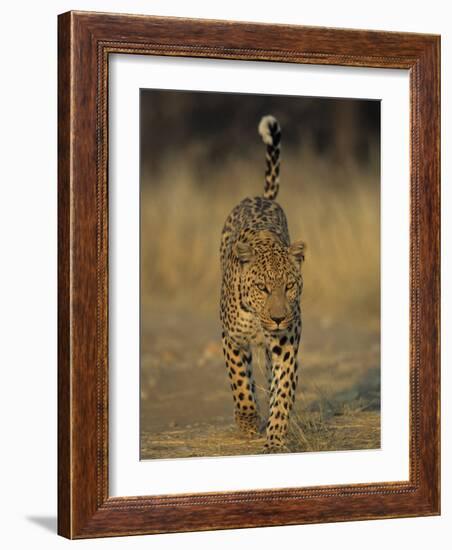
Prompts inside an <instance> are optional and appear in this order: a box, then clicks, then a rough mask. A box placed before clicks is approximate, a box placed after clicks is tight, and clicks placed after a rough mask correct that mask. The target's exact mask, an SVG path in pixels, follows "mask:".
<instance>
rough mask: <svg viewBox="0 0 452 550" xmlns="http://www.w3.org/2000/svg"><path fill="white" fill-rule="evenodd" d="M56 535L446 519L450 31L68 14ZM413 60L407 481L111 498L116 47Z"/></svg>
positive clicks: (323, 60) (347, 62)
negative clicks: (443, 183)
mask: <svg viewBox="0 0 452 550" xmlns="http://www.w3.org/2000/svg"><path fill="white" fill-rule="evenodd" d="M58 52H59V61H58V87H59V92H58V117H59V123H58V154H59V158H58V211H59V212H58V216H59V218H58V219H59V221H58V232H59V234H58V237H59V238H58V301H59V312H58V462H59V465H58V532H59V534H60V535H63V536H65V537H68V538H87V537H103V536H115V535H133V534H147V533H162V532H177V531H197V530H208V529H230V528H240V527H258V526H270V525H290V524H303V523H319V522H333V521H347V520H362V519H378V518H393V517H409V516H428V515H437V514H439V513H440V420H439V414H440V407H439V395H440V372H439V366H440V360H439V350H440V340H439V334H440V333H439V328H440V319H439V316H440V305H439V299H440V257H439V255H440V235H439V231H440V214H439V208H440V186H439V181H440V144H439V135H440V124H439V106H440V99H439V97H440V95H439V94H440V68H439V67H440V38H439V37H438V36H433V35H424V34H411V33H394V32H391V33H389V32H375V31H362V30H342V29H330V28H321V27H318V28H314V27H300V26H290V25H263V24H254V23H235V22H234V23H232V22H225V21H208V20H193V19H179V18H161V17H148V16H137V15H120V14H100V13H89V12H69V13H65V14H63V15H60V16H59V38H58ZM113 53H115V54H120V53H127V54H141V55H143V54H144V55H159V56H162V55H166V56H184V57H205V58H218V59H240V60H266V61H273V62H281V61H284V62H290V63H301V64H327V65H341V66H349V67H373V68H399V69H407V70H409V74H410V108H411V111H410V117H411V134H410V142H411V149H410V164H411V166H410V172H411V174H410V178H411V181H410V189H411V191H410V200H411V202H410V212H411V220H410V458H409V464H410V465H409V471H410V476H409V481H400V482H385V483H368V484H358V485H334V486H321V487H295V488H291V489H274V490H273V489H272V490H253V491H231V492H225V493H208V494H201V493H196V494H183V495H163V496H162V495H160V496H148V497H128V496H123V497H110V496H109V491H108V374H109V373H108V169H107V167H108V148H107V147H108V101H107V92H108V74H109V73H108V67H109V65H108V62H109V55H110V54H113Z"/></svg>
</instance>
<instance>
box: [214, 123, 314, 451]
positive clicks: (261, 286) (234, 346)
mask: <svg viewBox="0 0 452 550" xmlns="http://www.w3.org/2000/svg"><path fill="white" fill-rule="evenodd" d="M258 129H259V133H260V135H261V137H262V140H263V142H264V143H265V144H266V145H267V155H266V161H267V169H266V175H265V186H264V194H263V196H262V197H254V198H245V199H243V200H242V201H241V202H240V203H239V204H238V205H237V206H236V207H235V208H234V209H233V210H232V212H231V213H230V215H229V216H228V218H227V219H226V222H225V224H224V228H223V232H222V236H221V247H220V256H221V270H222V284H221V303H220V318H221V323H222V328H223V332H222V342H223V352H224V357H225V362H226V367H227V370H228V376H229V379H230V385H231V390H232V397H233V400H234V403H235V419H236V422H237V425H238V426H239V428H240V429H241V430H242V431H243V432H245V433H248V434H259V433H261V432H262V431H265V434H266V443H265V450H266V451H268V452H277V451H279V450H281V449H283V448H284V446H285V441H286V436H287V430H288V424H289V415H290V411H291V409H292V407H293V403H294V399H295V391H296V388H297V380H298V362H297V355H298V346H299V343H300V336H301V310H300V298H301V293H302V289H303V279H302V274H301V269H300V267H301V264H302V262H303V261H304V244H303V243H302V242H301V241H298V242H294V243H293V244H290V239H289V231H288V227H287V220H286V216H285V214H284V211H283V209H282V208H281V206H280V205H279V204H278V203H277V202H275V200H274V199H275V197H276V195H277V193H278V189H279V155H280V139H281V129H280V126H279V123H278V121H277V120H276V119H275V118H274V117H273V116H271V115H268V116H266V117H263V118H262V120H261V122H260V124H259V128H258ZM255 346H263V347H264V348H265V357H266V366H267V373H268V383H269V391H270V408H269V414H268V420H267V422H266V423H263V422H262V417H261V414H260V411H259V405H258V402H257V399H256V391H255V381H254V376H253V361H252V355H253V348H254V347H255Z"/></svg>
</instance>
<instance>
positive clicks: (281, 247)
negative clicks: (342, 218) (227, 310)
mask: <svg viewBox="0 0 452 550" xmlns="http://www.w3.org/2000/svg"><path fill="white" fill-rule="evenodd" d="M304 250H305V245H304V243H303V242H301V241H297V242H294V243H293V244H291V245H289V246H287V245H285V244H284V243H283V242H282V241H281V239H280V238H279V237H278V236H277V235H275V234H273V233H271V232H269V231H262V232H260V233H259V234H257V235H256V236H255V237H254V238H253V239H251V240H249V241H247V242H244V241H238V242H237V243H236V245H235V256H236V258H237V261H238V263H239V265H240V269H239V276H240V285H239V287H240V298H241V303H242V305H243V306H244V307H245V309H247V310H248V311H250V312H253V313H254V314H255V315H256V316H257V317H258V319H259V321H260V323H261V325H262V328H263V329H264V330H267V331H270V332H275V331H281V330H286V329H287V328H288V327H289V326H290V325H291V323H292V322H293V319H294V317H295V316H296V315H297V314H298V311H299V307H300V298H301V293H302V290H303V277H302V274H301V269H300V268H301V264H302V263H303V261H304Z"/></svg>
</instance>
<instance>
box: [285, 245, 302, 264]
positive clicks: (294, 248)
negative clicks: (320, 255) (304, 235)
mask: <svg viewBox="0 0 452 550" xmlns="http://www.w3.org/2000/svg"><path fill="white" fill-rule="evenodd" d="M305 250H306V245H305V243H304V242H303V241H295V242H294V243H292V244H291V245H290V246H289V253H290V254H292V256H293V257H294V258H295V259H296V260H297V261H298V262H300V264H301V263H303V262H304V252H305Z"/></svg>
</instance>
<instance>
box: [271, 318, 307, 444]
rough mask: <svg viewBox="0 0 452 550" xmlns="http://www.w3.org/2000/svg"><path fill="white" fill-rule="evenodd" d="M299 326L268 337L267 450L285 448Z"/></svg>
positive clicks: (293, 389) (294, 387)
mask: <svg viewBox="0 0 452 550" xmlns="http://www.w3.org/2000/svg"><path fill="white" fill-rule="evenodd" d="M299 341H300V329H299V326H298V325H296V326H295V327H294V328H293V329H292V330H291V331H288V332H287V333H286V334H283V335H280V336H274V335H269V336H268V338H267V350H266V356H267V362H269V363H270V364H269V368H270V369H271V384H270V408H269V417H268V422H267V427H266V438H267V441H266V443H265V446H264V450H265V451H266V452H278V451H282V450H284V448H285V441H286V436H287V431H288V427H289V415H290V411H291V410H292V407H293V404H294V400H295V391H296V388H297V382H298V363H297V354H298V345H299Z"/></svg>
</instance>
